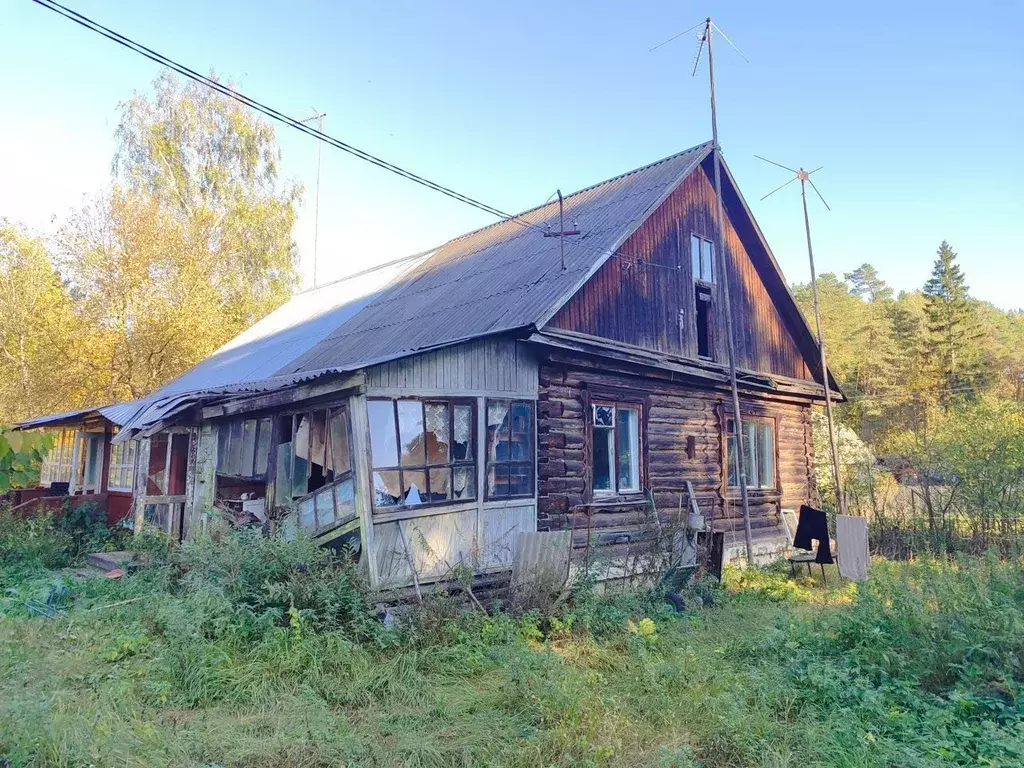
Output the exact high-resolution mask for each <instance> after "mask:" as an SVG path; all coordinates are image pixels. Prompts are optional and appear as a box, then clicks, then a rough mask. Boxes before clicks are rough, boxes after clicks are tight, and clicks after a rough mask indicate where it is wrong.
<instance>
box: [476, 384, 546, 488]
mask: <svg viewBox="0 0 1024 768" xmlns="http://www.w3.org/2000/svg"><path fill="white" fill-rule="evenodd" d="M533 433H534V420H533V403H532V402H530V401H529V400H488V401H487V498H488V499H507V498H514V497H522V496H533V484H534V482H533V481H534V478H533V473H534V460H535V456H534V450H533Z"/></svg>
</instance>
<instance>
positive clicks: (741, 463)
mask: <svg viewBox="0 0 1024 768" xmlns="http://www.w3.org/2000/svg"><path fill="white" fill-rule="evenodd" d="M713 26H714V24H713V22H712V21H711V17H710V16H708V17H707V19H706V20H705V22H704V36H703V37H702V38H701V44H702V45H703V44H704V42H707V44H708V80H709V82H710V88H711V139H712V143H713V145H714V146H713V148H712V153H713V155H714V165H715V197H716V198H717V200H718V205H717V212H716V214H717V215H716V222H715V224H716V229H717V233H716V235H715V239H716V241H717V242H716V244H715V249H716V251H717V252H718V254H719V259H718V261H719V264H720V267H719V271H720V272H721V274H722V297H723V299H724V300H725V334H726V337H727V339H728V344H727V348H728V350H729V387H730V389H731V390H732V418H733V424H734V425H735V432H736V464H737V472H736V474H737V476H738V477H739V481H740V501H741V503H742V505H743V533H744V537H745V539H746V545H747V565H753V564H754V540H753V534H752V533H751V531H750V499H749V494H748V493H747V465H746V460H745V457H746V455H747V454H746V451H745V450H744V447H745V446H744V444H743V441H744V435H743V417H742V415H741V414H740V395H739V388H738V387H737V384H736V339H735V336H734V334H733V322H732V302H731V299H730V296H729V266H728V264H729V260H728V259H727V258H726V256H725V247H724V245H725V225H724V219H725V216H724V213H723V203H722V169H721V149H720V147H719V145H718V112H717V110H716V107H715V58H714V54H713V52H712V48H711V28H712V27H713ZM697 58H698V60H699V59H700V51H699V50H698V51H697ZM726 431H727V432H728V430H726ZM726 439H728V438H726ZM726 461H727V462H728V451H726ZM727 471H728V470H727Z"/></svg>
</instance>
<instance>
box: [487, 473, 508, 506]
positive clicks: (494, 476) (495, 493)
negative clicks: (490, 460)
mask: <svg viewBox="0 0 1024 768" xmlns="http://www.w3.org/2000/svg"><path fill="white" fill-rule="evenodd" d="M487 495H488V496H489V497H490V498H492V499H496V498H500V497H502V496H508V464H492V465H491V466H489V467H488V468H487Z"/></svg>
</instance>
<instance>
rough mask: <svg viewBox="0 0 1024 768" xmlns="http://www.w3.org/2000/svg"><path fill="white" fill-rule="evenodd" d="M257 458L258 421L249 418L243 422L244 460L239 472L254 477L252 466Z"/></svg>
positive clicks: (243, 475) (244, 475) (239, 466)
mask: <svg viewBox="0 0 1024 768" xmlns="http://www.w3.org/2000/svg"><path fill="white" fill-rule="evenodd" d="M255 459H256V422H255V421H254V420H252V419H248V420H246V421H244V422H242V461H241V463H240V464H239V465H238V474H239V475H241V476H242V477H252V468H253V464H254V463H255Z"/></svg>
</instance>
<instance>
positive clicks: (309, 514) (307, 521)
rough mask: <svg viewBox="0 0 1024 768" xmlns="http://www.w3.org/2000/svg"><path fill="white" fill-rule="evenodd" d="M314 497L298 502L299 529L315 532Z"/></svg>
mask: <svg viewBox="0 0 1024 768" xmlns="http://www.w3.org/2000/svg"><path fill="white" fill-rule="evenodd" d="M313 498H314V497H312V496H311V497H310V498H308V499H305V500H304V501H301V502H299V527H300V528H303V529H305V530H307V531H314V530H316V517H315V515H314V502H313Z"/></svg>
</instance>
